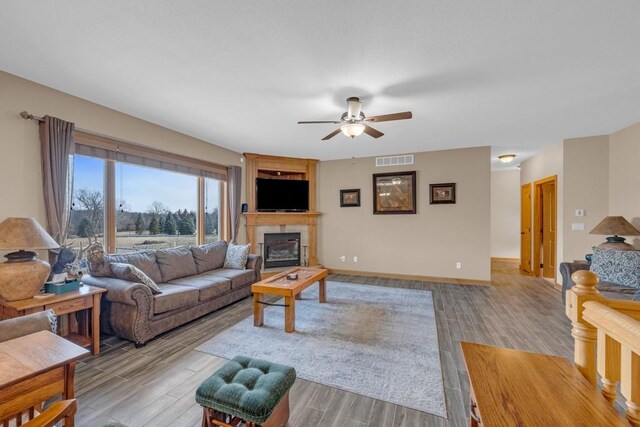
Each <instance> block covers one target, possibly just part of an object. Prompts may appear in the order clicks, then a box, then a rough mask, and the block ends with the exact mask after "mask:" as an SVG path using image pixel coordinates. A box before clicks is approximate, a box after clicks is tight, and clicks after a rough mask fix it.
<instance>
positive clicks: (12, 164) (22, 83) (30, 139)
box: [0, 72, 245, 241]
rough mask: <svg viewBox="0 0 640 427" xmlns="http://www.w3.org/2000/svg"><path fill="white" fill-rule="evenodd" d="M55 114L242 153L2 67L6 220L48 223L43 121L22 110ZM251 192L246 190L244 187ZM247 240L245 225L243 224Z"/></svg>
mask: <svg viewBox="0 0 640 427" xmlns="http://www.w3.org/2000/svg"><path fill="white" fill-rule="evenodd" d="M23 110H27V111H28V112H30V113H31V114H34V115H36V116H44V115H47V114H48V115H51V116H55V117H59V118H61V119H64V120H68V121H71V122H74V123H75V124H76V127H78V128H82V129H86V130H89V131H92V132H97V133H100V134H104V135H108V136H111V137H116V138H120V139H124V140H127V141H131V142H135V143H138V144H142V145H146V146H149V147H154V148H157V149H161V150H165V151H169V152H173V153H179V154H182V155H185V156H191V157H194V158H198V159H203V160H207V161H211V162H216V163H219V164H223V165H242V164H241V163H240V157H241V155H240V154H238V153H235V152H233V151H230V150H227V149H224V148H221V147H217V146H215V145H212V144H209V143H207V142H204V141H201V140H198V139H195V138H191V137H189V136H186V135H183V134H180V133H177V132H174V131H171V130H169V129H166V128H163V127H161V126H157V125H154V124H152V123H149V122H146V121H143V120H140V119H136V118H135V117H132V116H128V115H126V114H123V113H119V112H117V111H115V110H112V109H109V108H106V107H103V106H100V105H97V104H94V103H92V102H89V101H85V100H83V99H80V98H76V97H74V96H71V95H68V94H65V93H62V92H59V91H56V90H54V89H51V88H48V87H45V86H42V85H39V84H36V83H33V82H30V81H28V80H24V79H21V78H19V77H16V76H13V75H11V74H7V73H4V72H0V196H1V197H2V203H1V204H0V221H1V220H3V219H4V218H6V217H9V216H30V217H35V218H36V219H37V220H38V221H39V222H41V223H42V224H43V225H44V221H45V215H44V202H43V195H42V178H41V173H40V151H39V144H40V142H39V139H38V126H37V124H36V123H35V122H33V121H31V120H24V119H22V118H21V117H20V115H19V114H20V112H21V111H23ZM242 194H243V195H244V194H245V191H244V190H243V191H242ZM240 234H241V235H240V238H239V240H240V241H244V239H245V238H244V226H241V227H240Z"/></svg>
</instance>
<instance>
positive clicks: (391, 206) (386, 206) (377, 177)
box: [373, 171, 416, 215]
mask: <svg viewBox="0 0 640 427" xmlns="http://www.w3.org/2000/svg"><path fill="white" fill-rule="evenodd" d="M373 213H374V215H380V214H383V215H384V214H415V213H416V171H410V172H390V173H374V174H373Z"/></svg>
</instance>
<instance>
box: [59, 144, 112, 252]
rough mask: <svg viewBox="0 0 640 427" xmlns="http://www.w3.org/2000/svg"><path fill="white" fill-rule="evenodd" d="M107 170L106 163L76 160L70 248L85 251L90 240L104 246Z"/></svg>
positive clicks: (95, 159) (80, 157)
mask: <svg viewBox="0 0 640 427" xmlns="http://www.w3.org/2000/svg"><path fill="white" fill-rule="evenodd" d="M104 167H105V161H104V160H103V159H97V158H94V157H86V156H75V157H74V160H73V194H72V205H71V218H70V221H69V233H68V238H67V242H66V243H67V244H71V245H72V246H73V247H78V246H80V243H82V245H83V246H84V247H86V246H87V244H88V243H89V239H90V238H91V239H92V240H93V239H94V238H97V239H98V241H99V242H101V243H104V218H105V215H104V189H105V186H104Z"/></svg>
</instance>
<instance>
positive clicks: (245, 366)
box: [196, 356, 296, 427]
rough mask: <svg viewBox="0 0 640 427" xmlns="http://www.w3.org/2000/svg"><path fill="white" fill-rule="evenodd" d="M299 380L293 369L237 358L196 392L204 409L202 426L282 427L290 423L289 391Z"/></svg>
mask: <svg viewBox="0 0 640 427" xmlns="http://www.w3.org/2000/svg"><path fill="white" fill-rule="evenodd" d="M295 380H296V371H295V369H293V368H292V367H290V366H285V365H280V364H277V363H271V362H268V361H266V360H260V359H252V358H250V357H245V356H236V357H234V358H233V360H231V361H229V362H227V363H225V364H224V366H222V367H221V368H220V369H218V370H217V371H216V372H215V373H214V374H213V375H212V376H210V377H209V378H207V379H206V380H205V381H204V382H203V383H202V384H200V386H199V387H198V390H197V391H196V402H198V403H199V404H200V405H202V406H203V407H204V413H203V416H202V426H203V427H205V426H223V427H227V426H235V425H237V424H238V423H239V422H241V421H244V422H245V424H246V425H247V426H250V427H253V426H256V427H257V426H261V427H281V426H285V425H287V421H288V420H289V389H290V388H291V386H292V385H293V383H294V381H295Z"/></svg>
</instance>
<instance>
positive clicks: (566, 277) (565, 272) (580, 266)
mask: <svg viewBox="0 0 640 427" xmlns="http://www.w3.org/2000/svg"><path fill="white" fill-rule="evenodd" d="M588 269H589V264H587V263H582V262H563V263H561V264H560V274H562V302H563V303H565V302H566V295H565V294H566V293H567V291H568V290H569V289H571V288H573V286H574V285H575V283H574V282H573V280H571V275H572V274H573V273H575V272H576V271H579V270H588Z"/></svg>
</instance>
